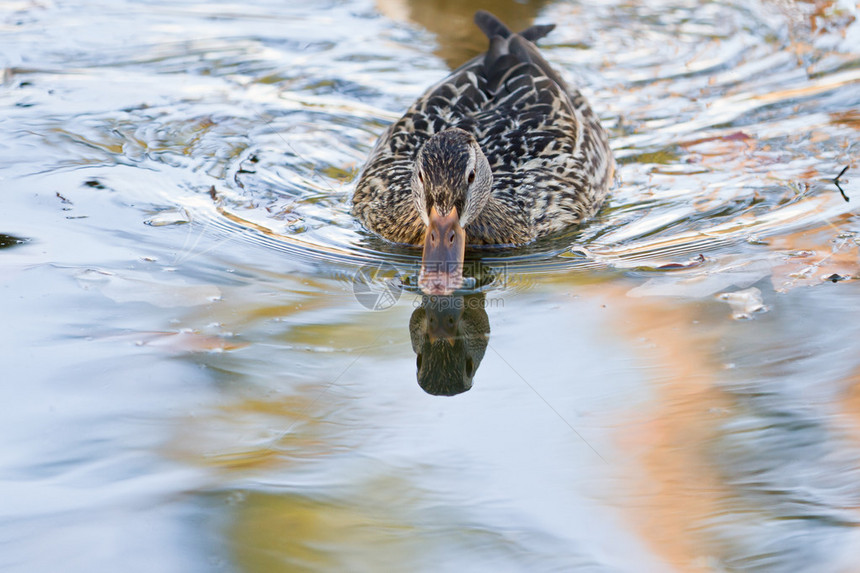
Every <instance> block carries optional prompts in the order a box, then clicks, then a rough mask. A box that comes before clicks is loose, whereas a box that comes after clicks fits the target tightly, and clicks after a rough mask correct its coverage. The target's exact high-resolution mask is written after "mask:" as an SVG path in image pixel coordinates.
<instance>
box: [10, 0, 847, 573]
mask: <svg viewBox="0 0 860 573" xmlns="http://www.w3.org/2000/svg"><path fill="white" fill-rule="evenodd" d="M452 4H453V3H450V2H445V1H443V0H439V1H431V2H418V1H415V2H407V1H405V0H404V1H398V0H379V1H378V2H376V3H373V2H371V1H368V0H330V1H323V0H319V1H316V0H314V1H310V2H302V3H298V2H275V1H269V0H261V1H258V2H254V3H245V4H238V3H231V2H207V3H197V2H182V1H180V2H175V1H171V2H167V1H163V2H158V1H152V2H127V1H106V0H102V1H97V0H92V1H81V0H70V1H60V0H13V1H3V2H0V29H2V34H0V70H2V85H0V102H2V104H0V105H2V110H3V111H2V114H0V151H2V153H0V292H2V297H0V317H2V325H3V328H2V329H0V365H2V366H0V373H2V385H0V392H2V395H0V436H2V448H0V569H2V570H3V571H15V572H17V571H22V572H23V571H27V572H32V571H56V570H63V571H71V572H78V571H81V572H84V571H86V572H91V571H117V570H123V571H161V572H172V571H182V572H189V571H231V572H232V571H235V572H262V571H267V572H269V571H496V572H497V571H623V572H641V571H768V572H783V571H785V572H797V571H815V572H819V571H833V572H842V571H845V572H848V571H857V570H858V569H857V567H858V565H857V558H856V556H857V555H858V552H860V527H858V526H860V342H858V340H860V321H858V320H857V317H858V314H857V309H858V307H860V288H858V285H860V270H858V262H860V261H859V260H858V248H860V247H858V245H860V217H858V215H857V210H856V206H857V204H860V185H858V181H860V176H858V169H860V165H858V162H857V157H858V152H860V144H858V142H860V138H858V130H860V111H858V109H860V23H858V20H857V18H858V12H857V8H856V6H855V4H854V3H852V2H850V1H848V2H846V1H844V0H838V1H835V2H831V1H820V0H819V1H816V2H796V3H795V2H788V1H784V0H781V1H769V2H767V1H763V2H741V1H737V2H705V1H696V0H665V1H663V0H661V1H654V2H635V1H622V0H619V1H607V2H603V1H600V2H598V1H596V0H592V1H586V2H561V1H559V2H550V1H537V2H532V3H525V2H522V3H520V2H513V1H508V2H497V3H490V2H476V1H466V2H461V3H459V4H458V5H457V6H456V7H455V6H452ZM478 8H491V9H492V10H493V11H494V12H496V13H497V14H498V15H499V16H500V17H501V18H502V19H503V20H505V21H506V22H507V23H508V24H510V25H511V27H513V28H515V29H521V28H524V27H526V26H528V25H529V24H531V23H532V22H535V21H537V22H541V23H544V22H555V23H557V24H558V27H557V29H556V30H555V31H554V32H553V33H552V34H551V35H550V36H549V37H548V38H546V39H545V40H543V41H542V42H541V45H542V46H543V50H544V53H545V55H546V57H547V59H548V60H549V61H550V62H551V63H552V64H553V65H554V66H556V67H557V68H558V69H559V70H561V71H562V73H563V75H565V76H566V77H567V78H568V79H570V80H571V81H572V82H574V83H576V84H577V85H581V86H583V89H584V91H585V93H586V94H587V96H588V97H589V99H590V101H591V102H592V105H593V106H594V108H595V109H596V111H597V112H598V113H599V115H600V116H601V118H602V120H603V122H604V125H605V126H606V127H607V129H608V130H609V131H610V133H611V140H612V147H613V149H614V151H615V154H616V158H617V160H618V163H619V181H618V183H617V184H616V186H615V188H614V190H613V192H612V195H611V199H610V200H609V201H608V203H607V205H606V207H605V208H604V209H603V210H602V211H601V213H600V214H599V216H598V218H597V219H596V220H595V221H593V222H591V223H590V224H588V225H585V226H583V227H582V228H581V229H577V230H575V231H573V232H571V233H567V234H565V235H564V236H560V237H554V238H552V239H547V240H545V241H541V242H539V243H537V244H534V245H531V246H529V247H527V248H523V249H519V250H514V251H487V252H480V253H476V254H475V255H474V256H473V258H477V259H480V261H481V265H483V266H484V267H485V270H486V271H487V272H486V273H484V274H485V276H486V277H487V280H483V281H480V282H479V283H478V286H476V288H475V289H474V290H473V291H472V292H470V293H467V296H465V298H454V299H449V301H448V302H450V305H449V308H439V307H436V306H433V303H432V301H430V302H428V301H426V300H422V298H421V296H420V295H419V294H417V293H416V292H415V290H414V289H413V288H410V287H408V286H406V287H402V286H401V284H400V279H398V278H397V275H400V276H401V277H408V276H409V275H410V273H412V272H414V268H415V263H416V261H417V260H418V259H417V257H418V255H420V253H418V252H417V251H413V250H409V249H404V248H395V247H392V246H390V245H387V244H386V243H385V242H384V241H381V240H379V239H377V238H374V237H373V236H371V235H369V234H368V233H367V232H365V231H363V230H362V229H361V227H360V225H358V224H357V223H356V221H355V220H353V218H352V217H351V216H350V215H349V198H350V196H351V192H352V188H353V185H354V183H355V179H356V176H357V173H358V170H359V169H360V168H361V165H362V162H363V160H364V158H365V157H366V155H367V154H368V153H369V151H370V149H371V147H372V145H373V143H374V141H375V139H376V137H377V136H378V135H379V134H380V133H381V132H382V131H383V130H384V127H385V126H386V125H387V124H388V123H389V122H391V121H393V120H394V119H396V118H397V117H398V116H399V113H401V112H402V111H403V110H404V109H405V108H406V107H407V106H408V105H409V104H410V103H411V102H412V101H413V100H414V98H415V97H417V96H418V95H420V93H421V92H422V91H423V90H424V89H425V88H426V87H427V86H428V85H430V84H432V83H434V82H436V81H437V80H438V79H439V78H441V77H442V76H444V75H445V74H446V72H447V71H448V70H449V69H451V68H452V67H454V66H456V65H458V64H459V63H461V62H463V61H465V60H466V59H467V58H469V57H471V56H473V55H475V54H477V53H478V52H480V51H481V50H482V49H483V48H484V47H485V40H484V39H483V38H482V36H481V34H480V33H479V32H478V30H477V29H476V28H475V27H474V26H473V25H472V24H471V15H472V14H473V13H474V11H475V10H476V9H478ZM846 167H847V171H845V173H844V174H843V175H842V176H841V177H840V178H839V180H838V181H834V180H835V179H836V177H837V176H838V175H839V173H840V172H841V171H842V170H843V169H844V168H846ZM836 183H839V185H838V186H837V184H836ZM840 188H841V192H840ZM848 199H850V201H848ZM362 267H365V269H364V271H362V270H361V269H362ZM368 269H369V272H368ZM377 271H378V272H377ZM360 273H361V274H360ZM362 277H367V278H366V280H365V279H363V278H362ZM407 282H408V280H407ZM356 291H357V292H358V296H357V295H356ZM441 302H442V301H438V302H437V304H439V303H441ZM446 304H448V303H446ZM374 305H376V306H377V307H379V308H380V310H375V311H374V310H369V309H368V308H367V307H368V306H370V307H373V306H374ZM440 332H441V334H442V335H443V338H442V339H439V338H436V339H435V341H431V340H430V338H429V336H428V333H436V334H437V335H439V334H440ZM444 336H448V338H447V339H445V338H444ZM419 382H420V384H419ZM436 394H455V395H453V396H444V395H442V396H440V395H436Z"/></svg>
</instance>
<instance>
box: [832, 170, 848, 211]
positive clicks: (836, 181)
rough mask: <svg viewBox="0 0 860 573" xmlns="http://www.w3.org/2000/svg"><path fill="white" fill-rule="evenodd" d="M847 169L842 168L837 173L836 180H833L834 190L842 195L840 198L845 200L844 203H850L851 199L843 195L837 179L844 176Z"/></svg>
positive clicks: (843, 192)
mask: <svg viewBox="0 0 860 573" xmlns="http://www.w3.org/2000/svg"><path fill="white" fill-rule="evenodd" d="M848 167H849V166H848V165H846V166H845V167H843V168H842V171H840V172H839V175H837V176H836V179H834V180H833V183H835V184H836V188H837V189H839V192H840V193H842V198H843V199H845V201H846V202H847V201H850V200H851V199H849V198H848V195H846V194H845V191H844V190H843V189H842V186H841V185H840V184H839V178H840V177H842V176H843V175H845V172H846V171H848Z"/></svg>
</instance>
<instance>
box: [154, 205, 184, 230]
mask: <svg viewBox="0 0 860 573" xmlns="http://www.w3.org/2000/svg"><path fill="white" fill-rule="evenodd" d="M190 222H191V216H190V215H189V214H188V211H186V210H185V209H171V210H169V211H161V212H160V213H158V214H156V215H153V216H152V217H150V218H149V219H147V220H146V221H144V224H146V225H149V226H150V227H166V226H167V225H184V224H186V223H190Z"/></svg>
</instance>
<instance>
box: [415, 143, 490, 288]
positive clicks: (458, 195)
mask: <svg viewBox="0 0 860 573" xmlns="http://www.w3.org/2000/svg"><path fill="white" fill-rule="evenodd" d="M492 186H493V173H492V171H491V169H490V164H489V162H488V161H487V158H486V156H485V155H484V152H483V151H481V147H480V146H479V145H478V142H477V141H476V140H475V138H474V137H473V136H472V135H471V134H469V133H467V132H466V131H463V130H462V129H457V128H451V129H446V130H444V131H440V132H439V133H437V134H435V135H434V136H433V137H431V138H430V139H429V140H427V143H425V144H424V147H422V148H421V151H420V152H419V153H418V157H417V158H416V160H415V167H414V168H413V170H412V199H413V201H414V202H415V208H416V209H418V213H419V214H420V215H421V220H422V221H424V224H425V225H426V227H427V228H426V231H425V234H424V254H423V257H422V260H421V274H420V275H419V279H418V286H419V287H420V288H421V290H422V291H424V292H425V293H427V294H437V295H448V294H451V293H452V292H453V291H454V290H456V289H457V288H459V287H460V285H461V284H462V283H463V257H464V254H465V250H466V231H465V230H464V228H465V227H466V225H468V224H469V223H470V222H471V221H473V220H474V219H475V217H477V216H478V214H479V213H480V212H481V210H482V209H483V208H484V206H485V205H486V204H487V201H488V200H489V198H490V192H491V189H492Z"/></svg>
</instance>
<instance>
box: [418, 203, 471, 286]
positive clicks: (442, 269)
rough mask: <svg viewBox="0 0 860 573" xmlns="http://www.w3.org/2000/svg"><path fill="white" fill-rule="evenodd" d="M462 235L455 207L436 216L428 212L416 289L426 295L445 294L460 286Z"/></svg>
mask: <svg viewBox="0 0 860 573" xmlns="http://www.w3.org/2000/svg"><path fill="white" fill-rule="evenodd" d="M465 253H466V232H465V231H464V230H463V227H461V226H460V218H459V215H458V214H457V208H456V207H455V208H452V209H451V211H450V212H449V213H448V214H447V215H440V214H439V212H438V211H437V210H436V207H435V206H434V207H433V208H432V209H431V210H430V217H429V224H428V225H427V233H426V234H425V235H424V255H423V257H422V259H421V273H420V275H419V276H418V286H419V288H420V289H421V290H422V291H423V292H424V293H425V294H429V295H449V294H451V293H452V292H454V291H455V290H457V289H458V288H460V286H461V285H462V284H463V257H464V255H465Z"/></svg>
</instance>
